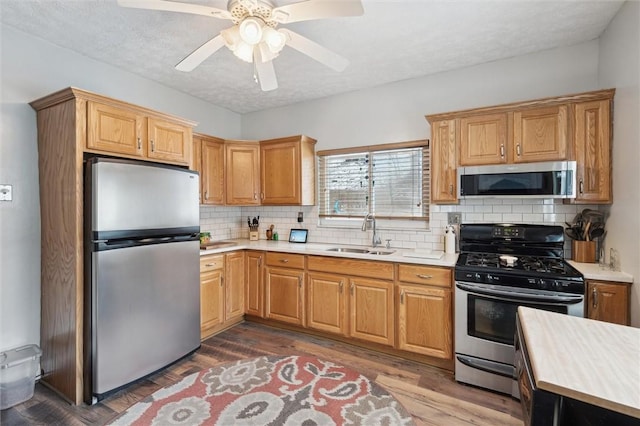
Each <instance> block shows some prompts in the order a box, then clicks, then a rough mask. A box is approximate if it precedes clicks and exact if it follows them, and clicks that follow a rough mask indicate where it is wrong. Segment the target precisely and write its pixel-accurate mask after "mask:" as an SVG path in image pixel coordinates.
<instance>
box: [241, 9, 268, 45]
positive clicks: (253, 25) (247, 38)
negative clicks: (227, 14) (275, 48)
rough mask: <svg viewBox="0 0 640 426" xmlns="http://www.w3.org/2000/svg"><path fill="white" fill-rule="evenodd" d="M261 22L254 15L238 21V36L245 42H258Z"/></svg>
mask: <svg viewBox="0 0 640 426" xmlns="http://www.w3.org/2000/svg"><path fill="white" fill-rule="evenodd" d="M263 26H264V24H263V22H262V21H261V20H260V19H258V18H255V17H251V16H250V17H248V18H245V19H244V21H242V22H241V23H240V38H241V39H242V41H244V42H245V43H247V44H251V45H254V44H258V43H259V42H260V40H262V32H263V31H262V27H263Z"/></svg>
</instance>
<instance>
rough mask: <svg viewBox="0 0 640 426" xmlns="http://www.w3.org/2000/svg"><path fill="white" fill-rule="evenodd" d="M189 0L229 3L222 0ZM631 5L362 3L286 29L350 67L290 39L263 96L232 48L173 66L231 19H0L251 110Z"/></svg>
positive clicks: (113, 14)
mask: <svg viewBox="0 0 640 426" xmlns="http://www.w3.org/2000/svg"><path fill="white" fill-rule="evenodd" d="M182 1H183V2H185V3H186V2H191V3H199V4H206V5H210V6H215V7H219V8H222V9H226V1H225V0H182ZM329 1H331V0H329ZM333 1H339V0H333ZM292 2H293V1H291V0H280V1H278V0H276V1H275V3H276V5H282V4H285V3H292ZM622 3H623V2H622V1H609V0H601V1H585V0H576V1H566V0H562V1H558V0H556V1H531V0H500V1H487V0H476V1H456V0H363V6H364V11H365V12H364V15H363V16H359V17H350V18H338V19H326V20H318V21H306V22H300V23H295V24H289V25H286V27H287V28H289V29H291V30H293V31H296V32H299V33H300V34H302V35H303V36H305V37H307V38H310V39H312V40H314V41H316V42H318V43H320V44H322V45H323V46H325V47H327V48H329V49H331V50H333V51H335V52H337V53H339V54H340V55H342V56H344V57H346V58H347V59H349V61H350V65H349V67H347V69H346V70H345V71H343V72H342V73H338V72H335V71H333V70H331V69H329V68H326V67H325V66H323V65H321V64H319V63H318V62H316V61H314V60H313V59H310V58H309V57H307V56H305V55H303V54H301V53H299V52H297V51H295V50H293V49H290V48H287V47H285V49H284V50H283V52H282V53H281V54H280V56H279V57H278V58H276V59H275V61H274V64H275V70H276V74H277V78H278V84H279V88H278V89H277V90H275V91H272V92H262V91H261V90H260V87H259V85H257V84H256V83H255V82H254V80H253V66H252V65H251V64H248V63H245V62H242V61H240V60H239V59H237V58H236V57H234V56H233V55H232V54H231V53H230V52H229V51H228V50H227V49H226V48H224V47H223V48H222V49H221V50H219V51H218V52H216V53H215V54H214V55H213V56H211V57H210V58H209V59H207V60H206V61H205V62H203V63H202V64H201V65H200V66H199V67H197V68H196V69H195V70H194V71H192V72H190V73H183V72H181V71H177V70H175V69H174V66H175V64H177V63H178V62H179V61H180V60H181V59H182V58H184V57H185V56H186V55H187V54H189V53H190V52H191V51H193V50H194V49H196V48H197V47H199V46H200V45H201V44H202V43H204V42H205V41H207V40H209V39H210V38H212V37H214V36H216V35H217V34H218V33H219V32H220V30H222V29H225V28H227V27H229V26H231V22H230V21H226V20H219V19H215V18H209V17H206V16H199V15H189V14H183V13H174V12H162V11H151V10H140V9H129V8H122V7H119V6H118V5H117V3H116V0H0V19H1V21H2V24H3V25H10V26H13V27H15V28H17V29H19V30H22V31H24V32H27V33H30V34H33V35H35V36H38V37H41V38H43V39H46V40H48V41H49V42H51V43H54V44H56V45H59V46H62V47H65V48H68V49H71V50H73V51H76V52H78V53H80V54H82V55H85V56H88V57H90V58H94V59H97V60H99V61H102V62H105V63H108V64H111V65H114V66H116V67H119V68H122V69H125V70H128V71H130V72H133V73H135V74H139V75H141V76H144V77H146V78H149V79H151V80H154V81H157V82H159V83H162V84H163V85H165V86H169V87H173V88H175V89H177V90H180V91H183V92H185V93H188V94H190V95H193V96H196V97H199V98H202V99H204V100H206V101H208V102H210V103H212V104H215V105H219V106H222V107H225V108H228V109H230V110H232V111H236V112H239V113H245V112H251V111H256V110H261V109H266V108H272V107H278V106H283V105H289V104H293V103H297V102H302V101H308V100H311V99H316V98H321V97H325V96H330V95H334V94H338V93H343V92H348V91H353V90H358V89H364V88H367V87H373V86H378V85H381V84H385V83H390V82H393V81H399V80H405V79H409V78H415V77H419V76H424V75H428V74H433V73H437V72H442V71H447V70H452V69H456V68H462V67H467V66H471V65H475V64H480V63H485V62H490V61H494V60H498V59H503V58H509V57H513V56H518V55H523V54H527V53H532V52H536V51H540V50H545V49H550V48H554V47H559V46H567V45H572V44H576V43H580V42H583V41H588V40H593V39H596V38H598V37H599V36H600V35H601V34H602V32H603V31H604V29H605V28H606V27H607V25H608V24H609V22H610V21H611V19H612V18H613V17H614V16H615V14H616V13H617V12H618V10H619V9H620V7H621V5H622Z"/></svg>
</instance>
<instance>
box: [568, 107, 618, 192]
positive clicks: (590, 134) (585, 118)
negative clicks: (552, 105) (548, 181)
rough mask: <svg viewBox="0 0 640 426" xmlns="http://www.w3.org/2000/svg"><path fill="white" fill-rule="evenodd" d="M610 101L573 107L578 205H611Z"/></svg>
mask: <svg viewBox="0 0 640 426" xmlns="http://www.w3.org/2000/svg"><path fill="white" fill-rule="evenodd" d="M610 114H611V100H610V99H607V100H600V101H593V102H584V103H578V104H575V105H574V117H575V125H574V139H573V143H574V145H573V146H574V152H575V159H576V163H577V170H576V182H577V185H578V187H577V194H576V199H575V202H578V203H579V202H584V203H611V202H612V201H613V199H612V198H613V197H612V190H611V118H610Z"/></svg>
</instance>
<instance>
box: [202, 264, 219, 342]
mask: <svg viewBox="0 0 640 426" xmlns="http://www.w3.org/2000/svg"><path fill="white" fill-rule="evenodd" d="M222 274H223V271H222V270H221V269H218V270H213V271H208V272H201V273H200V336H201V337H202V338H205V337H208V336H209V335H210V334H211V331H212V330H213V329H214V328H215V327H217V326H218V325H220V324H222V322H223V321H224V285H223V277H222Z"/></svg>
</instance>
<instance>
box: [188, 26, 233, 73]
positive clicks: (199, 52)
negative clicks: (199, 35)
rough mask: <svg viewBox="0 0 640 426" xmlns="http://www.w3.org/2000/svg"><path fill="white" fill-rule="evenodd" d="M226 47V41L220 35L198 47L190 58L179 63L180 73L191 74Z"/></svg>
mask: <svg viewBox="0 0 640 426" xmlns="http://www.w3.org/2000/svg"><path fill="white" fill-rule="evenodd" d="M222 46H224V39H223V38H222V36H221V35H220V34H218V35H217V36H215V37H214V38H212V39H211V40H209V41H208V42H206V43H205V44H203V45H202V46H200V47H198V48H197V49H196V50H194V51H193V52H191V53H190V54H189V56H187V57H186V58H184V59H183V60H182V61H180V62H178V65H176V69H177V70H178V71H184V72H189V71H193V69H194V68H195V67H197V66H198V65H200V64H201V63H202V62H203V61H204V60H205V59H207V58H208V57H209V56H211V55H213V54H214V53H215V52H216V51H217V50H218V49H220V48H221V47H222Z"/></svg>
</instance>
